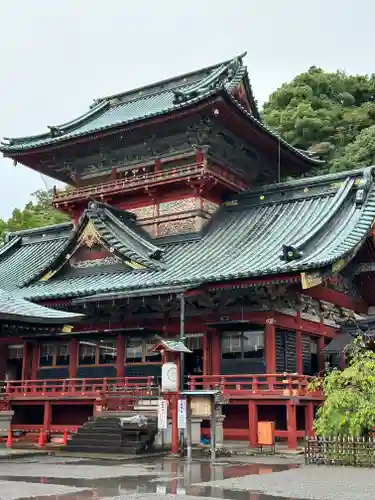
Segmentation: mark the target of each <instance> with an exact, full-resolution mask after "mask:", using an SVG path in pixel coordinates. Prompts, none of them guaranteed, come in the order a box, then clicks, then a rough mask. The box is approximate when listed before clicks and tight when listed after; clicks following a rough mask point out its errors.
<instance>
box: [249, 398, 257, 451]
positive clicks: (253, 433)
mask: <svg viewBox="0 0 375 500" xmlns="http://www.w3.org/2000/svg"><path fill="white" fill-rule="evenodd" d="M249 443H250V446H251V448H256V446H257V445H258V409H257V404H256V401H254V400H252V399H251V400H250V401H249Z"/></svg>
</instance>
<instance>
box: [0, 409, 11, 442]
mask: <svg viewBox="0 0 375 500" xmlns="http://www.w3.org/2000/svg"><path fill="white" fill-rule="evenodd" d="M13 415H14V411H0V436H1V437H6V436H7V435H8V432H9V428H10V424H11V422H12V418H13Z"/></svg>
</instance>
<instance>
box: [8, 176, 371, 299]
mask: <svg viewBox="0 0 375 500" xmlns="http://www.w3.org/2000/svg"><path fill="white" fill-rule="evenodd" d="M374 171H375V168H374V167H370V168H367V169H362V170H356V171H351V172H343V173H340V174H335V175H328V176H321V177H314V178H310V179H300V180H297V181H291V182H287V183H282V184H276V185H273V186H268V187H262V188H259V189H256V190H251V191H247V192H244V193H241V194H239V195H237V196H236V197H235V198H233V199H232V200H230V201H228V202H226V203H224V204H223V205H222V206H221V207H220V209H219V210H218V211H217V212H216V213H215V214H214V215H213V217H212V219H211V221H210V222H209V223H208V225H207V226H206V227H205V228H204V229H203V230H202V231H201V233H199V234H196V235H195V237H192V235H190V236H189V238H186V237H180V238H177V239H176V238H174V239H173V241H172V240H169V241H168V240H151V239H150V238H149V237H148V236H147V235H145V234H143V233H142V232H139V233H138V231H137V229H136V226H135V225H133V224H132V223H129V220H128V219H127V215H126V213H124V212H121V211H117V212H116V211H113V209H111V210H112V211H110V212H109V209H108V207H107V206H106V205H99V206H96V207H89V208H88V211H86V213H85V214H84V216H83V219H82V221H81V222H80V223H79V224H78V226H77V227H76V228H72V226H69V225H67V224H63V225H58V226H56V230H55V231H54V230H53V229H51V228H47V229H43V228H42V229H39V230H37V231H36V230H32V231H23V232H18V233H15V234H13V235H12V234H11V235H9V236H8V242H7V243H6V245H5V246H4V247H3V248H2V250H1V252H0V287H3V288H7V289H13V290H15V291H16V293H17V295H18V296H21V297H24V298H30V299H33V300H43V299H50V298H63V297H78V296H81V297H82V296H87V295H95V294H103V293H109V292H126V293H128V292H132V291H135V290H143V291H144V292H145V293H146V292H147V290H148V291H149V292H150V293H151V292H152V290H155V289H157V288H158V287H159V288H160V287H167V288H168V287H169V288H170V289H171V288H173V287H179V286H182V287H186V288H194V287H196V286H199V285H200V284H203V283H207V284H209V283H215V282H216V283H217V282H225V281H229V280H230V281H233V280H236V279H247V278H261V279H263V278H265V277H266V278H267V279H268V278H270V279H271V280H272V279H274V278H275V277H276V276H279V277H280V279H281V280H282V279H283V276H284V277H290V276H292V277H295V279H296V280H297V281H298V280H299V279H300V273H301V272H305V271H308V270H311V271H315V270H320V271H323V272H324V273H325V275H326V276H329V275H332V274H335V273H336V272H338V271H339V270H341V269H342V268H343V267H344V266H345V265H346V264H347V263H348V262H349V261H350V260H351V259H352V258H353V257H354V255H356V253H357V252H358V250H359V249H360V248H361V246H362V245H363V244H364V242H365V241H366V239H367V238H368V236H369V235H370V233H371V227H372V224H373V222H374V219H375V183H374ZM109 213H110V216H109ZM88 224H92V225H93V226H94V230H95V231H96V233H95V234H97V236H98V240H99V241H101V243H102V244H103V245H104V246H105V247H106V248H108V249H109V251H111V249H113V252H114V253H115V254H116V255H117V256H118V257H119V259H120V261H121V262H122V263H124V264H125V266H124V265H122V266H120V267H112V268H111V270H109V269H108V268H107V269H105V268H103V267H100V266H99V267H92V268H90V269H86V270H85V272H84V273H80V274H79V273H78V274H74V273H73V274H72V273H65V274H64V272H59V270H60V269H62V268H61V265H62V264H63V263H64V262H65V261H66V259H68V258H70V257H71V255H72V251H74V248H76V244H77V242H79V239H80V237H81V235H82V234H83V232H84V228H87V227H88ZM91 230H92V228H91ZM86 236H87V234H86ZM129 260H130V261H131V262H133V263H134V262H135V263H136V264H137V265H130V266H129V265H127V264H126V262H128V261H129ZM48 273H50V275H49V274H48ZM46 275H47V279H44V280H43V277H44V276H46Z"/></svg>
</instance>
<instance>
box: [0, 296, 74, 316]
mask: <svg viewBox="0 0 375 500" xmlns="http://www.w3.org/2000/svg"><path fill="white" fill-rule="evenodd" d="M82 318H83V314H76V313H69V312H65V311H58V310H55V309H51V308H48V307H43V306H40V305H38V304H34V303H32V302H30V301H28V300H25V299H22V298H19V297H16V296H15V295H14V294H12V293H11V292H6V291H4V290H0V321H17V322H22V323H44V324H61V323H69V322H75V321H78V320H80V319H82Z"/></svg>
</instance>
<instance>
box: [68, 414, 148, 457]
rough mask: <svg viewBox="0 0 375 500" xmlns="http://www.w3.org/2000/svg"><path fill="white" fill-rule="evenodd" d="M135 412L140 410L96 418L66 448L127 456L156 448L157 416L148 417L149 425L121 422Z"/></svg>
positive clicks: (83, 427) (79, 430) (88, 422)
mask: <svg viewBox="0 0 375 500" xmlns="http://www.w3.org/2000/svg"><path fill="white" fill-rule="evenodd" d="M135 415H137V413H136V412H121V413H120V412H119V413H118V414H117V415H113V414H112V415H109V414H103V415H100V416H96V417H93V418H91V419H90V420H88V421H87V422H86V423H85V424H83V426H82V427H80V428H79V429H78V432H77V434H74V435H73V436H72V437H71V439H69V441H68V443H67V445H66V446H65V447H64V448H63V451H69V452H77V453H78V452H79V453H82V452H84V453H108V454H114V453H115V454H124V455H135V454H139V453H146V452H152V451H154V441H155V436H156V434H157V419H156V418H155V417H154V418H153V417H152V416H151V415H150V416H147V427H139V425H138V424H136V423H128V422H126V423H123V424H121V419H123V418H129V417H134V416H135Z"/></svg>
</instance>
